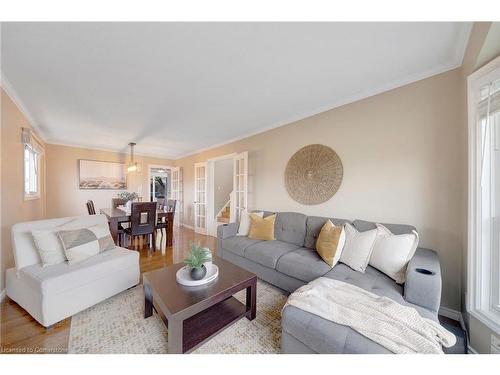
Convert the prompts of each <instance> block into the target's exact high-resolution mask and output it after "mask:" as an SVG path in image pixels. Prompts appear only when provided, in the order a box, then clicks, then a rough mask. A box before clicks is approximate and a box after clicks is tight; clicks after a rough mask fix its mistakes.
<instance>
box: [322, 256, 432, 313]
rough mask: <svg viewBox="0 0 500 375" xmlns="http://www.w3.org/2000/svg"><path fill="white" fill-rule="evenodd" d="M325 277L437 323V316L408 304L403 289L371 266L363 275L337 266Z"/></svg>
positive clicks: (343, 265)
mask: <svg viewBox="0 0 500 375" xmlns="http://www.w3.org/2000/svg"><path fill="white" fill-rule="evenodd" d="M325 277H328V278H330V279H334V280H339V281H344V282H346V283H349V284H353V285H356V286H358V287H360V288H363V289H364V290H367V291H369V292H372V293H374V294H377V295H379V296H385V297H388V298H390V299H392V300H394V301H396V302H397V303H400V304H402V305H405V306H412V307H414V308H415V309H417V311H418V312H419V314H420V315H421V316H423V317H424V318H429V319H433V320H435V321H437V314H436V313H435V312H433V311H430V310H427V309H425V308H422V307H420V306H417V305H414V304H411V303H408V302H407V301H406V300H405V299H404V297H403V287H402V286H401V285H398V284H396V282H395V281H394V280H392V279H391V278H390V277H389V276H387V275H385V274H384V273H382V272H380V271H379V270H376V269H375V268H373V267H372V266H368V267H366V271H365V273H360V272H357V271H354V270H353V269H351V268H350V267H348V266H346V265H345V264H337V265H336V266H335V267H334V268H333V269H332V270H331V271H330V272H328V273H327V274H326V275H325Z"/></svg>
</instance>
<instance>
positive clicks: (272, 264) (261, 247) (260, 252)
mask: <svg viewBox="0 0 500 375" xmlns="http://www.w3.org/2000/svg"><path fill="white" fill-rule="evenodd" d="M299 247H300V246H297V245H294V244H291V243H288V242H283V241H278V240H274V241H262V242H259V243H257V244H255V245H251V246H249V247H247V248H246V249H245V258H247V259H250V260H252V261H254V262H256V263H259V264H262V265H263V266H266V267H269V268H273V269H275V268H276V263H277V262H278V260H279V259H280V258H281V257H282V256H283V255H285V254H286V253H289V252H291V251H294V250H297V249H298V248H299Z"/></svg>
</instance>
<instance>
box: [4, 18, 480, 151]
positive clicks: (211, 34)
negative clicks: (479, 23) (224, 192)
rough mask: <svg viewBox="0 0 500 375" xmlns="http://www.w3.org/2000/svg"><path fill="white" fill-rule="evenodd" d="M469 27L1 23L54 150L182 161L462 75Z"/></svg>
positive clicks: (20, 84) (16, 88) (8, 54)
mask: <svg viewBox="0 0 500 375" xmlns="http://www.w3.org/2000/svg"><path fill="white" fill-rule="evenodd" d="M470 26H471V25H470V23H3V24H2V30H1V31H2V33H1V36H2V50H1V52H2V57H1V63H2V65H1V68H2V75H3V76H4V78H5V79H6V80H5V81H4V86H5V87H7V86H8V87H9V88H10V90H8V91H10V92H11V93H12V95H14V96H16V97H17V102H18V103H19V104H21V106H22V107H24V108H25V111H26V112H29V116H31V119H32V120H33V121H34V122H35V125H36V126H37V127H38V128H39V130H40V131H41V133H42V135H43V136H44V137H45V139H46V140H47V141H48V142H49V143H59V144H67V145H75V146H83V147H89V148H97V149H109V150H113V151H126V150H127V143H128V142H131V141H135V142H137V147H136V151H137V153H139V154H145V155H156V156H162V157H167V158H178V157H180V156H184V155H187V154H191V153H193V152H195V151H197V150H200V149H205V148H208V147H211V146H214V145H218V144H222V143H226V142H228V141H230V140H233V139H237V138H241V137H244V136H247V135H249V134H255V133H257V132H259V131H262V130H265V129H270V128H273V127H276V126H279V125H283V124H286V123H288V122H290V121H294V120H298V119H300V118H304V117H307V116H310V115H313V114H315V113H319V112H322V111H324V110H327V109H329V108H332V107H335V106H338V105H341V104H346V103H348V102H352V101H355V100H358V99H361V98H364V97H367V96H370V95H373V94H376V93H379V92H382V91H385V90H388V89H391V88H394V87H398V86H401V85H404V84H406V83H409V82H412V81H415V80H418V79H422V78H425V77H428V76H431V75H433V74H437V73H440V72H443V71H446V70H448V69H452V68H455V67H457V66H459V65H461V62H462V58H463V53H464V49H465V45H466V42H467V39H468V35H469V32H470Z"/></svg>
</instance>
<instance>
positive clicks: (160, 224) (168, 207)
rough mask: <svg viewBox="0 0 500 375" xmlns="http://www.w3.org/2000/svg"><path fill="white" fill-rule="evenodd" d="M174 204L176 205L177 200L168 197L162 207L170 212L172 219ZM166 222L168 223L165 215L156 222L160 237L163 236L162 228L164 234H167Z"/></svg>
mask: <svg viewBox="0 0 500 375" xmlns="http://www.w3.org/2000/svg"><path fill="white" fill-rule="evenodd" d="M176 205H177V201H176V200H175V199H168V200H167V204H166V205H165V207H164V210H165V211H166V212H172V220H174V216H175V206H176ZM168 224H169V223H168V218H166V217H163V218H162V219H161V221H158V222H157V223H156V230H159V231H160V235H161V237H163V229H165V236H168V230H167V226H168Z"/></svg>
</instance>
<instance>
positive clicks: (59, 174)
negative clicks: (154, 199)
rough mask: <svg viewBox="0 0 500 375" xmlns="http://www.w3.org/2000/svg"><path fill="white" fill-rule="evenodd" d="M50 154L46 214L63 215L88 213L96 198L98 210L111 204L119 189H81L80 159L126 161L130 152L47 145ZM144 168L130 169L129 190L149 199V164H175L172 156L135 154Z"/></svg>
mask: <svg viewBox="0 0 500 375" xmlns="http://www.w3.org/2000/svg"><path fill="white" fill-rule="evenodd" d="M46 154H47V217H49V218H52V217H64V216H75V215H84V214H87V208H86V206H85V203H86V202H87V200H89V199H91V200H93V201H94V205H95V208H96V211H99V209H101V208H106V207H110V206H111V199H112V198H115V197H116V196H117V194H118V193H119V192H120V191H119V190H80V189H79V188H78V160H79V159H88V160H101V161H119V162H123V163H127V162H128V161H129V155H128V154H119V153H114V152H108V151H98V150H90V149H85V148H77V147H68V146H60V145H52V144H47V145H46ZM135 160H136V161H137V162H138V163H139V164H140V165H141V172H133V173H130V174H129V175H128V177H127V184H128V187H127V191H131V192H132V191H135V192H138V191H139V186H141V187H142V193H141V194H142V197H143V199H144V200H146V201H148V200H149V198H148V196H147V195H148V165H150V164H158V165H166V166H173V165H174V162H173V161H172V160H166V159H156V158H150V157H142V156H136V157H135Z"/></svg>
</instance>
